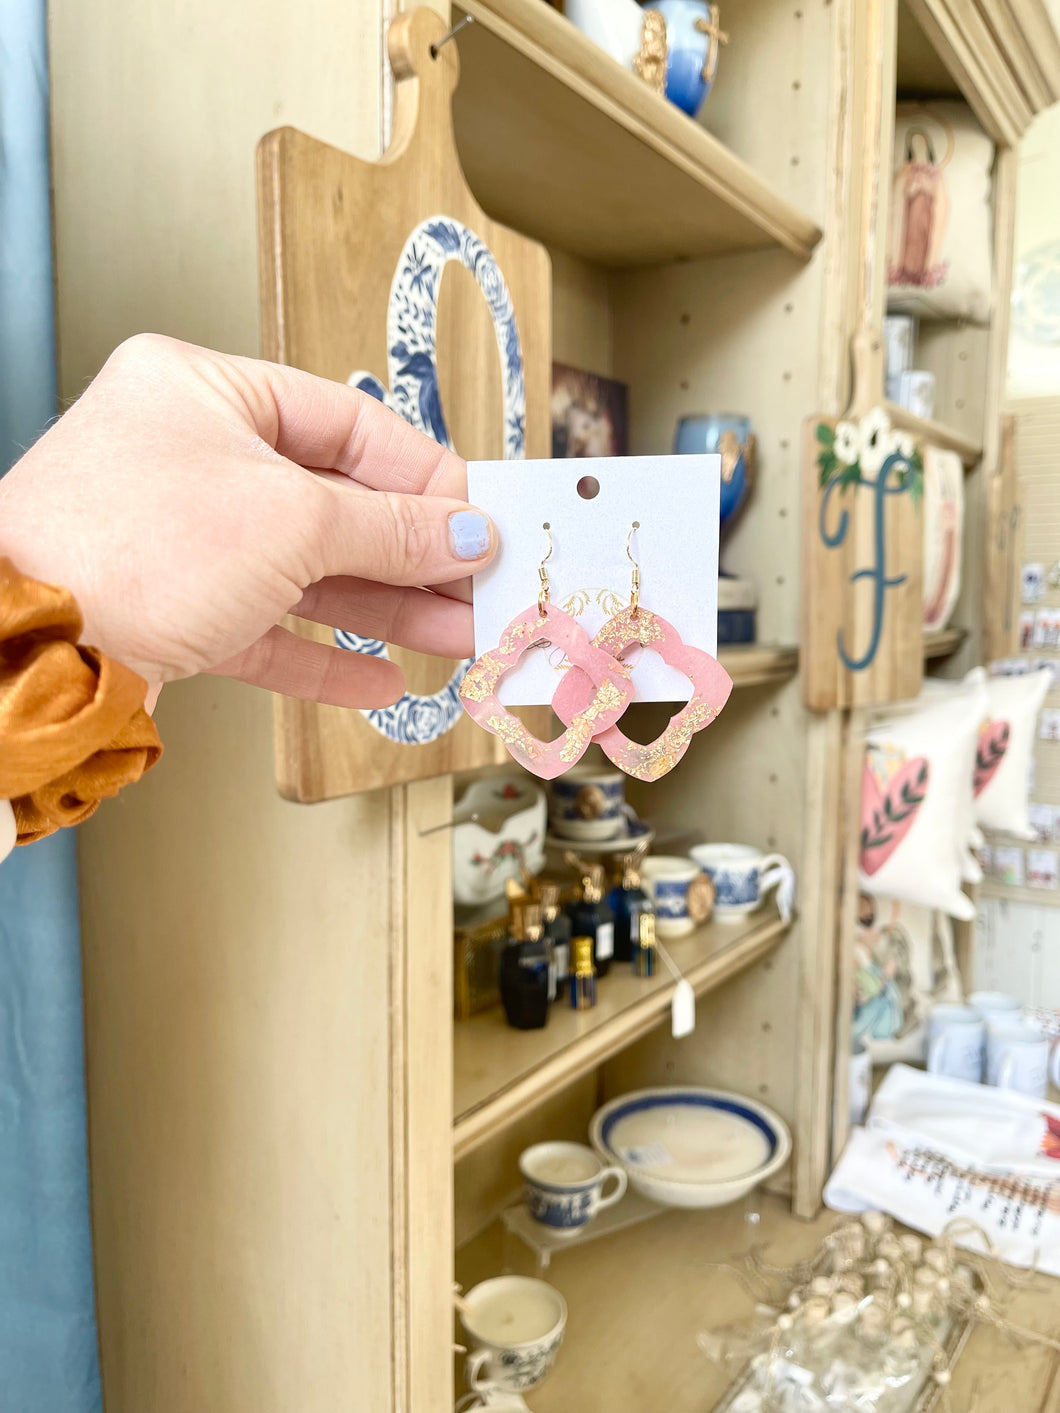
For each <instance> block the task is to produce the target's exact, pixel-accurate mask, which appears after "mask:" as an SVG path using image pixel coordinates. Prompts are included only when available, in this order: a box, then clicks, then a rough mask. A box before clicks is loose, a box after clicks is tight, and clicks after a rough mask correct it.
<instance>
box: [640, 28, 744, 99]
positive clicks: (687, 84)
mask: <svg viewBox="0 0 1060 1413" xmlns="http://www.w3.org/2000/svg"><path fill="white" fill-rule="evenodd" d="M645 9H646V10H657V11H658V12H659V14H660V15H662V17H663V19H664V20H665V21H666V49H667V56H666V96H667V98H668V99H669V100H670V102H671V103H674V104H676V106H677V107H678V108H680V109H681V110H682V111H683V112H685V113H688V114H689V115H690V116H691V117H693V118H694V117H695V116H696V114H697V113H698V112H699V110H700V108H701V107H702V106H703V100H704V99H705V98H706V96H707V94H708V93H709V92H710V89H711V85H712V84H713V82H714V77H715V75H716V74H717V72H718V54H719V52H720V49H721V46H722V45H723V44H725V43H727V42H728V36H727V35H726V34H725V33H724V32H723V31H722V29H721V27H720V24H719V9H718V6H717V5H712V4H708V3H707V0H653V3H652V4H650V5H646V6H645Z"/></svg>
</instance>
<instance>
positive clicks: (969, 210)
mask: <svg viewBox="0 0 1060 1413" xmlns="http://www.w3.org/2000/svg"><path fill="white" fill-rule="evenodd" d="M993 165H994V144H993V143H992V142H991V140H990V138H989V137H987V135H986V134H985V133H984V132H983V130H982V128H981V127H980V126H979V124H978V123H977V122H976V120H975V118H974V116H973V115H972V111H971V109H970V108H968V107H967V106H966V105H965V104H963V103H946V102H940V103H899V105H898V108H897V112H896V114H895V133H894V180H893V182H892V187H891V217H890V229H889V233H888V243H887V282H888V284H889V286H890V292H889V295H888V299H887V307H888V308H889V309H891V310H895V311H898V312H900V313H904V314H919V315H920V317H921V318H922V319H970V320H972V321H973V322H974V323H978V324H986V323H989V321H990V304H991V245H992V239H993V235H992V232H993V218H992V212H991V199H990V198H991V170H992V168H993Z"/></svg>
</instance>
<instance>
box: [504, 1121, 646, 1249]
mask: <svg viewBox="0 0 1060 1413" xmlns="http://www.w3.org/2000/svg"><path fill="white" fill-rule="evenodd" d="M519 1171H520V1172H521V1173H522V1175H523V1196H524V1198H525V1200H526V1207H527V1210H528V1211H529V1213H530V1215H531V1217H533V1219H534V1221H535V1222H540V1223H541V1225H542V1226H543V1227H547V1228H548V1230H549V1232H550V1233H551V1234H552V1235H553V1236H577V1234H578V1233H579V1232H580V1231H581V1230H582V1228H583V1227H585V1226H587V1225H588V1224H589V1223H590V1222H591V1221H592V1219H593V1218H594V1217H595V1216H596V1214H597V1212H602V1211H603V1210H604V1208H605V1207H613V1206H614V1204H615V1203H616V1202H619V1201H621V1200H622V1198H623V1197H624V1196H625V1194H626V1182H627V1178H626V1174H625V1171H624V1170H623V1169H622V1168H608V1167H605V1166H604V1164H603V1163H602V1162H601V1161H600V1159H599V1158H598V1157H597V1155H596V1154H595V1153H594V1152H593V1150H592V1149H591V1148H589V1147H587V1146H586V1145H585V1144H584V1143H535V1144H534V1146H533V1147H532V1148H527V1149H525V1150H524V1151H523V1153H522V1154H521V1155H520V1158H519ZM612 1180H613V1181H614V1184H615V1186H614V1188H613V1189H612V1190H611V1191H610V1192H609V1193H607V1195H606V1196H605V1195H604V1187H605V1186H606V1185H607V1183H609V1182H611V1181H612Z"/></svg>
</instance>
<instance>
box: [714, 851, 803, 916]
mask: <svg viewBox="0 0 1060 1413" xmlns="http://www.w3.org/2000/svg"><path fill="white" fill-rule="evenodd" d="M691 854H692V857H693V859H695V861H696V863H697V864H698V865H699V867H700V868H701V869H702V870H703V872H704V873H706V874H709V875H710V877H711V879H713V882H714V888H715V890H716V893H717V897H716V899H715V903H714V914H715V916H716V917H717V918H718V919H719V921H722V922H724V921H735V920H736V919H738V918H741V917H746V915H747V914H748V913H753V912H754V910H755V908H758V907H761V905H762V902H763V900H764V898H765V896H766V894H767V893H768V892H769V890H770V889H771V888H775V887H777V886H778V885H779V892H778V894H777V906H778V907H779V908H780V912H781V916H782V917H783V918H784V919H785V920H787V918H788V917H789V916H790V915H791V905H792V902H793V901H794V893H795V871H794V869H793V868H792V867H791V864H789V863H788V861H787V859H786V858H785V857H784V856H783V854H764V853H763V852H762V850H761V849H756V848H755V847H754V845H753V844H697V845H696V847H695V848H694V849H692V850H691Z"/></svg>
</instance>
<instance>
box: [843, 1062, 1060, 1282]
mask: <svg viewBox="0 0 1060 1413" xmlns="http://www.w3.org/2000/svg"><path fill="white" fill-rule="evenodd" d="M824 1200H825V1203H826V1204H827V1205H828V1206H829V1207H831V1208H832V1209H833V1211H837V1212H864V1211H868V1210H872V1209H876V1210H878V1211H881V1212H888V1213H890V1215H891V1216H893V1217H896V1218H897V1219H898V1220H899V1221H901V1222H904V1223H905V1224H906V1225H907V1226H910V1227H915V1228H916V1229H917V1230H918V1231H922V1232H926V1233H927V1234H928V1235H929V1236H938V1235H940V1234H941V1232H942V1231H943V1229H944V1228H945V1227H946V1226H947V1224H948V1223H950V1222H952V1221H954V1220H956V1219H958V1218H962V1217H963V1218H967V1219H968V1220H969V1221H971V1222H974V1223H975V1224H976V1225H977V1226H978V1227H980V1228H981V1229H982V1230H983V1231H985V1232H986V1233H987V1235H988V1236H989V1238H990V1240H991V1242H992V1243H993V1247H994V1252H995V1254H996V1255H998V1256H1001V1257H1002V1258H1003V1259H1004V1260H1006V1261H1010V1262H1011V1263H1012V1264H1013V1265H1016V1266H1031V1265H1034V1264H1037V1266H1038V1268H1039V1269H1040V1270H1042V1271H1046V1272H1048V1273H1049V1274H1050V1275H1054V1276H1055V1275H1060V1105H1056V1104H1049V1103H1047V1102H1046V1101H1045V1100H1042V1099H1031V1098H1028V1097H1027V1096H1026V1095H1023V1094H1017V1093H1015V1092H1014V1091H1013V1090H1005V1089H995V1088H991V1087H990V1086H988V1085H983V1084H966V1083H964V1082H963V1081H961V1080H957V1079H947V1078H946V1077H944V1076H942V1075H933V1074H925V1073H923V1072H922V1071H920V1070H914V1069H911V1068H909V1066H908V1065H894V1066H893V1067H892V1068H891V1070H890V1071H889V1072H888V1074H887V1077H886V1079H885V1080H884V1082H883V1084H882V1085H881V1086H880V1089H879V1091H878V1093H877V1095H876V1098H875V1100H874V1101H873V1104H872V1108H871V1109H870V1110H869V1116H868V1119H867V1121H866V1124H865V1127H864V1128H856V1129H854V1130H853V1132H852V1133H851V1136H850V1141H849V1143H848V1144H847V1146H846V1149H845V1150H844V1152H843V1155H842V1157H841V1158H840V1159H839V1162H838V1163H837V1165H836V1167H835V1170H834V1172H833V1173H832V1176H831V1177H830V1178H829V1180H828V1184H827V1186H826V1187H825V1190H824ZM958 1241H959V1244H960V1245H962V1246H967V1247H970V1248H971V1249H973V1250H985V1246H984V1243H983V1241H982V1239H981V1237H978V1236H977V1235H976V1234H975V1233H974V1232H968V1233H961V1234H959V1235H958Z"/></svg>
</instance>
